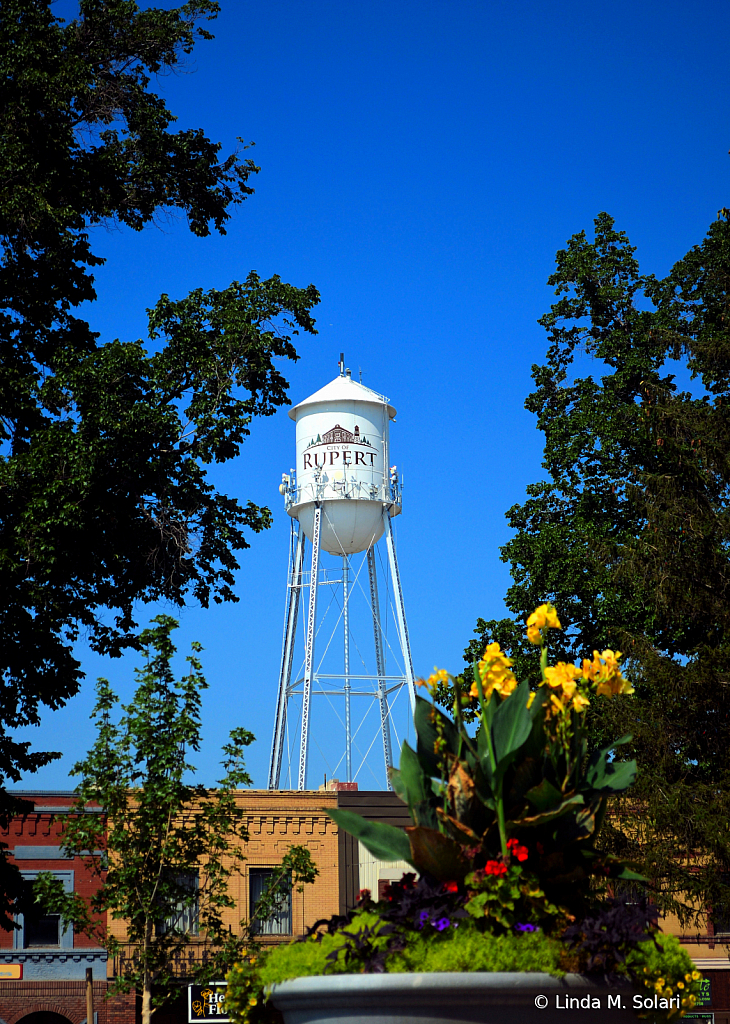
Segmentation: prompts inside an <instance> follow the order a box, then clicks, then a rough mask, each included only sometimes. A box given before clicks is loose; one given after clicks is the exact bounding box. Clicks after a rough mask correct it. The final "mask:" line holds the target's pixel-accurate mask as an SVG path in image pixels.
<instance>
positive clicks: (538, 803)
mask: <svg viewBox="0 0 730 1024" xmlns="http://www.w3.org/2000/svg"><path fill="white" fill-rule="evenodd" d="M525 798H526V799H527V800H529V801H530V803H531V804H532V806H533V807H534V808H535V810H537V811H540V812H543V811H552V810H554V809H555V808H556V807H558V806H559V805H560V803H561V801H562V799H563V794H562V793H561V792H560V790H559V789H557V788H556V787H555V786H553V784H552V783H551V782H549V781H548V780H547V779H543V780H542V782H541V783H540V784H539V786H533V788H532V789H530V790H529V791H528V792H527V793H525Z"/></svg>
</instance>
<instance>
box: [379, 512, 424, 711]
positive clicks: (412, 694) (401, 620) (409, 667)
mask: <svg viewBox="0 0 730 1024" xmlns="http://www.w3.org/2000/svg"><path fill="white" fill-rule="evenodd" d="M383 515H384V516H385V540H386V543H387V545H388V561H389V562H390V576H391V579H392V581H393V597H394V599H395V616H396V619H397V620H398V633H399V635H400V649H401V652H402V654H403V663H404V666H405V673H406V684H407V685H408V696H409V698H410V702H411V711H415V710H416V687H415V685H414V682H413V659H412V658H411V642H410V640H409V639H408V626H407V625H406V610H405V606H404V604H403V590H402V588H401V585H400V573H399V572H398V559H397V558H396V555H395V538H394V537H393V523H392V521H391V518H390V516H389V514H388V510H387V509H385V510H384V511H383Z"/></svg>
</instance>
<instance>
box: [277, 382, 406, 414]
mask: <svg viewBox="0 0 730 1024" xmlns="http://www.w3.org/2000/svg"><path fill="white" fill-rule="evenodd" d="M327 402H371V403H374V404H376V405H385V406H387V407H388V419H391V420H392V419H395V409H394V408H393V406H392V405H390V404H389V402H388V399H387V398H385V396H384V395H379V394H378V392H377V391H373V390H372V389H371V388H366V387H365V385H364V384H358V382H357V381H354V380H353V379H352V377H347V376H337V377H335V379H334V380H331V381H330V382H329V384H325V386H324V387H323V388H320V389H319V391H315V392H314V394H313V395H310V396H309V398H305V399H304V401H302V402H299V403H298V404H297V405H295V406H293V408H291V409H290V410H289V417H290V418H291V419H293V420H296V418H297V412H298V410H299V409H301V408H303V407H304V406H305V405H320V404H322V403H325V404H326V403H327Z"/></svg>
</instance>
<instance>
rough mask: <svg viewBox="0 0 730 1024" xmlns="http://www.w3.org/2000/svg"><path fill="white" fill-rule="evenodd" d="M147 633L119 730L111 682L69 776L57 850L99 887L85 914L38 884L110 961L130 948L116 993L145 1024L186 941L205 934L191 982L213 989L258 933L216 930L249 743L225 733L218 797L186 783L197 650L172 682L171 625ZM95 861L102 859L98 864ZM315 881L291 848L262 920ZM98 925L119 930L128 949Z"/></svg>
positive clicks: (52, 883) (196, 720)
mask: <svg viewBox="0 0 730 1024" xmlns="http://www.w3.org/2000/svg"><path fill="white" fill-rule="evenodd" d="M153 621H154V622H155V624H156V625H155V626H154V627H153V628H150V629H147V630H145V631H144V632H143V633H142V635H141V645H142V649H143V651H144V653H145V659H146V663H145V666H144V668H143V669H137V670H136V673H137V677H138V682H139V685H138V687H137V690H136V692H135V695H134V699H133V700H132V702H131V703H130V704H129V705H126V706H124V707H123V708H122V712H123V714H122V717H121V719H120V720H119V722H114V721H113V717H112V712H113V710H114V706H115V705H116V703H117V697H116V696H115V695H114V693H113V692H112V690H111V688H110V686H109V683H108V682H107V680H105V679H100V680H99V683H98V686H97V694H98V699H97V703H96V707H95V709H94V711H93V716H92V717H93V718H94V719H95V721H96V726H97V738H96V742H95V743H94V745H93V747H92V749H91V750H90V751H89V753H88V755H87V756H86V758H85V759H84V760H83V761H80V762H79V763H78V764H76V765H75V766H74V769H73V772H72V774H74V775H80V776H81V777H82V778H81V783H80V784H79V786H78V787H77V789H76V799H75V803H74V806H73V808H72V813H71V815H70V816H68V817H66V816H64V830H63V838H62V847H63V849H64V851H65V852H67V853H68V854H70V855H71V856H76V857H84V859H85V862H86V864H87V866H88V868H89V871H90V872H91V873H92V875H94V876H95V877H96V878H97V879H98V883H99V887H98V888H97V890H96V891H95V893H94V895H93V896H92V898H91V901H90V903H87V902H86V901H85V900H84V899H83V898H82V897H81V896H79V895H78V894H66V893H64V892H63V886H62V885H61V884H59V880H58V879H56V878H54V876H53V875H50V874H42V875H41V876H40V877H39V881H38V882H37V883H36V894H37V898H38V901H39V902H41V903H42V904H43V905H44V909H45V910H46V911H47V912H50V913H60V914H61V915H62V917H63V918H64V921H66V922H72V923H73V924H74V927H75V929H76V930H77V931H83V932H85V933H86V934H89V935H92V936H94V937H95V938H96V939H97V940H98V941H99V942H100V944H101V945H103V946H105V947H106V948H107V949H108V950H109V951H110V953H111V954H112V955H115V954H117V953H119V951H120V949H121V948H122V946H125V945H127V944H128V945H131V946H132V947H133V950H134V954H133V956H131V957H129V956H127V957H125V958H124V959H123V960H122V961H121V964H122V973H121V974H120V976H119V977H118V978H117V979H116V984H117V990H121V991H128V990H129V989H131V988H136V989H139V990H141V993H142V1021H143V1024H149V1020H150V1018H151V1015H152V1013H153V1009H154V1006H156V1005H161V1004H162V1003H163V1002H164V1001H165V1000H166V999H167V998H168V997H169V995H170V994H171V993H172V992H174V991H175V984H174V982H175V975H174V969H173V959H174V954H175V952H176V951H178V950H180V948H181V947H184V946H185V945H187V944H188V943H189V942H190V939H191V936H193V935H197V934H198V932H200V933H202V934H204V935H205V938H206V940H207V941H208V943H209V945H210V956H209V957H208V959H207V961H206V962H205V963H201V964H199V965H198V968H197V976H198V977H199V978H201V979H202V980H209V979H210V977H213V976H219V977H220V976H222V975H223V974H225V972H226V970H227V969H229V968H230V967H231V966H232V964H233V962H235V960H237V959H239V958H240V957H241V955H242V951H243V950H244V949H245V948H246V946H247V945H248V943H249V941H250V938H251V932H252V930H255V929H252V922H248V923H246V924H245V925H244V926H243V929H242V934H241V935H237V936H233V935H231V934H230V933H229V932H228V931H227V930H225V929H224V927H223V921H222V912H223V910H224V908H226V907H233V906H234V902H233V900H232V898H231V897H230V895H229V894H228V880H229V878H230V877H231V875H233V874H235V873H238V872H240V868H241V864H242V863H243V861H244V860H245V857H244V853H243V844H244V843H245V842H246V841H247V839H248V834H247V831H246V827H245V823H244V813H245V812H244V810H243V808H242V807H240V806H239V804H238V803H237V801H236V790H237V789H238V788H240V787H241V786H248V785H250V784H251V779H250V778H249V776H248V774H247V772H246V770H245V767H244V763H243V752H244V749H245V748H246V747H247V746H248V745H249V744H250V743H252V741H253V739H254V737H253V736H252V735H251V733H250V732H247V731H246V730H245V729H241V728H237V729H233V730H232V731H231V734H230V741H229V742H228V743H227V744H225V745H224V747H223V753H224V755H225V760H224V762H223V767H224V770H225V774H224V777H223V778H222V779H221V780H220V782H219V783H218V786H217V788H215V789H209V788H207V787H205V786H203V785H200V784H196V783H193V782H191V781H188V779H189V778H190V775H191V774H192V773H194V771H195V768H194V766H193V765H192V764H190V762H189V760H188V758H189V755H190V752H191V751H197V750H199V749H200V741H201V732H200V726H201V723H200V706H201V699H202V697H201V695H202V692H203V691H204V690H205V689H207V683H206V681H205V678H204V677H203V674H202V670H201V664H200V660H199V658H198V653H199V652H200V650H201V647H200V644H198V643H194V644H193V645H192V650H193V653H192V654H191V655H189V656H188V658H187V661H188V663H189V666H190V669H189V672H188V674H187V675H185V676H184V677H183V678H182V679H181V680H180V681H179V682H176V681H175V679H174V677H173V672H172V668H171V664H170V662H171V659H172V657H173V655H174V653H175V647H174V646H173V643H172V640H171V633H172V630H173V629H174V628H175V627H176V626H177V623H176V622H175V620H174V619H172V618H170V617H169V616H165V615H160V616H158V617H157V618H156V619H154V620H153ZM89 808H96V810H95V811H90V810H89ZM99 809H100V811H99ZM95 850H102V851H104V852H103V854H102V856H101V857H99V856H96V857H95V856H93V855H91V853H92V851H95ZM315 873H316V870H315V869H314V868H313V865H312V863H311V860H310V858H309V852H308V851H307V850H306V849H303V848H298V847H294V848H292V850H290V851H289V854H288V855H287V856H286V857H285V859H284V862H283V864H282V865H281V867H280V868H279V871H278V872H277V874H276V877H275V878H274V879H273V880H272V882H271V883H270V884H269V887H268V889H267V892H265V893H264V894H263V901H264V902H263V904H262V906H261V908H260V909H259V910H258V912H257V913H258V916H259V917H262V916H263V917H265V916H266V914H267V913H268V912H269V910H270V905H272V904H273V903H275V900H276V893H277V892H278V890H279V887H280V886H281V884H282V881H283V880H284V881H285V882H286V883H290V879H291V876H292V874H293V876H294V877H293V879H291V881H292V882H293V884H300V883H302V882H310V881H313V878H314V874H315ZM103 915H108V916H109V917H110V918H111V919H112V920H121V921H123V922H124V925H125V927H126V937H125V939H124V941H123V942H120V940H119V939H118V937H117V936H116V935H115V934H114V933H113V930H112V929H111V928H110V926H109V922H108V921H107V923H106V925H105V924H104V917H103Z"/></svg>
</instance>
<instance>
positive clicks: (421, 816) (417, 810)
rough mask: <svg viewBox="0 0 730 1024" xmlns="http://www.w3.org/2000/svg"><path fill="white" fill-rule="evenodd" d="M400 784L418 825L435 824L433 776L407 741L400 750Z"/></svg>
mask: <svg viewBox="0 0 730 1024" xmlns="http://www.w3.org/2000/svg"><path fill="white" fill-rule="evenodd" d="M399 784H400V785H401V786H402V787H403V789H404V790H405V793H406V800H407V803H408V809H409V811H410V812H411V817H412V818H413V820H414V822H415V823H416V824H417V825H429V826H433V825H435V824H436V820H435V813H434V811H433V810H432V808H431V797H432V794H433V791H432V789H431V777H430V776H429V775H426V773H425V772H424V770H423V765H422V764H421V761H420V759H419V757H418V754H416V752H415V750H414V749H413V748H412V747H411V746H409V744H408V743H407V742H405V741H404V743H403V746H402V747H401V752H400V778H399Z"/></svg>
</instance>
